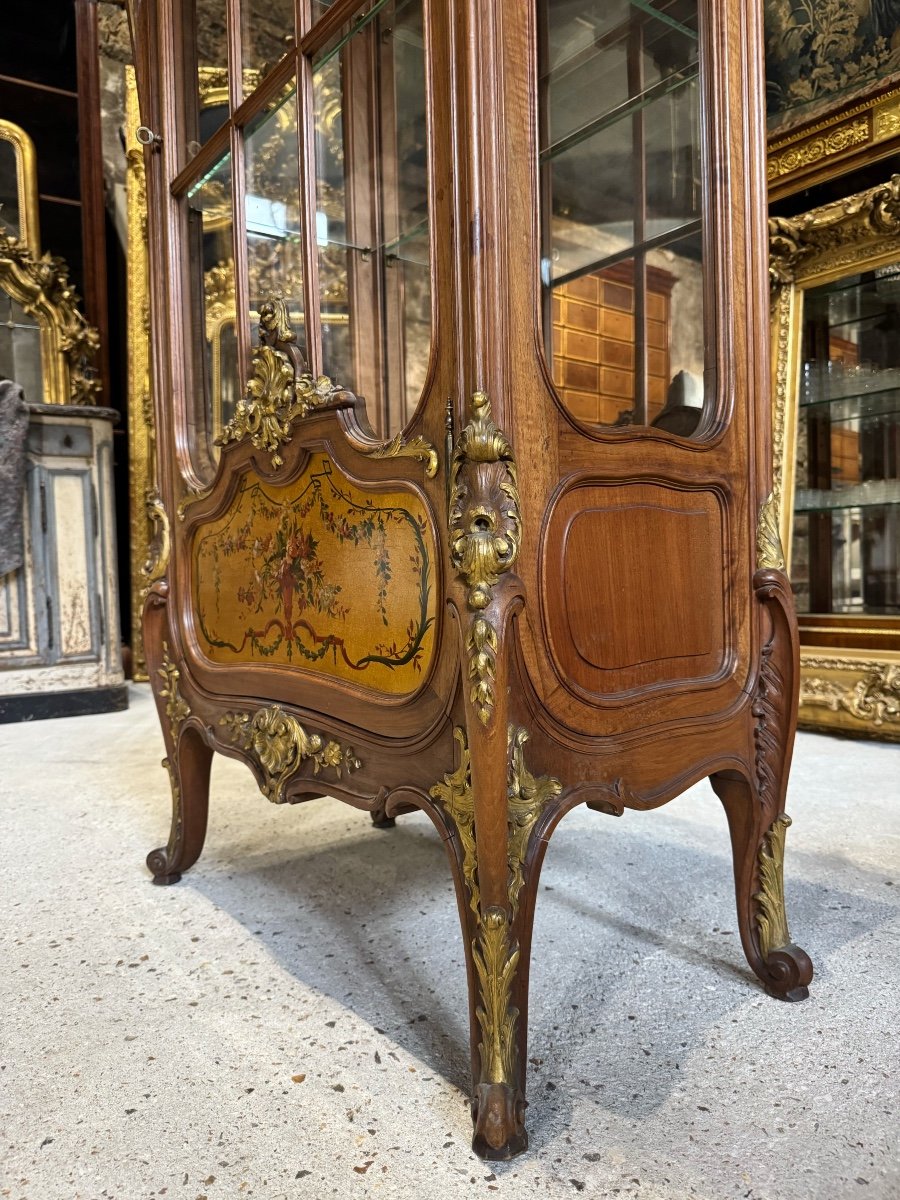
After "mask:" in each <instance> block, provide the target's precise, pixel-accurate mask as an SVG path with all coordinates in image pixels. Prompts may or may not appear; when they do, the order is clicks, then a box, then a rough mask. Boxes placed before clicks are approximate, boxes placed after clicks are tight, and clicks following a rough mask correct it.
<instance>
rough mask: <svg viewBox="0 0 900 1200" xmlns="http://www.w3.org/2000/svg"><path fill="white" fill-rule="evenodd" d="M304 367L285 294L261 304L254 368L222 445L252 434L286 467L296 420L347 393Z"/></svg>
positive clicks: (277, 464)
mask: <svg viewBox="0 0 900 1200" xmlns="http://www.w3.org/2000/svg"><path fill="white" fill-rule="evenodd" d="M303 367H305V363H304V361H303V357H302V355H301V354H300V352H299V350H298V349H297V346H296V336H295V334H294V331H293V329H292V328H291V324H290V319H289V317H288V311H287V304H286V303H285V301H284V299H282V298H281V297H278V298H276V299H274V300H270V301H267V302H266V303H265V304H261V305H260V311H259V344H258V345H257V346H256V347H255V348H254V350H253V373H252V375H251V376H250V379H249V381H248V383H247V387H246V390H245V392H244V395H243V398H242V399H241V400H239V401H238V403H237V407H236V408H235V412H234V416H233V417H232V418H231V420H230V421H229V422H228V424H227V425H226V426H225V428H224V429H223V430H222V434H221V436H220V437H219V438H218V439H217V441H218V444H219V445H227V443H228V442H235V441H240V440H241V439H243V438H249V439H250V441H251V442H252V443H253V445H254V446H255V447H256V449H257V450H263V451H265V452H266V453H268V454H271V456H272V467H273V468H277V467H280V466H282V465H283V463H284V459H283V458H282V457H281V453H280V450H281V447H282V445H284V444H285V443H287V442H289V441H290V440H291V432H292V426H293V423H294V421H295V420H297V419H299V418H301V417H305V416H308V415H309V413H310V412H312V411H313V410H314V409H316V408H321V407H322V406H323V405H326V404H331V403H333V402H334V401H335V400H336V399H338V397H339V396H340V395H341V388H340V387H339V386H338V385H337V384H335V383H333V382H332V381H331V380H330V379H329V378H328V377H327V376H326V375H320V376H319V377H318V379H314V378H313V377H312V375H310V374H309V372H308V371H306V370H303V369H302V368H303ZM298 368H300V369H298Z"/></svg>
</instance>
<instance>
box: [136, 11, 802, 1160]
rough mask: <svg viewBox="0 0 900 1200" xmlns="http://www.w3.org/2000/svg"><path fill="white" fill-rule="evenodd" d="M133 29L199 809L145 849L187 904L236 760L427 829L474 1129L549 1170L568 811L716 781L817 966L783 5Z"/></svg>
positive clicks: (186, 766) (174, 725)
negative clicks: (451, 900)
mask: <svg viewBox="0 0 900 1200" xmlns="http://www.w3.org/2000/svg"><path fill="white" fill-rule="evenodd" d="M211 7H212V8H215V9H216V12H217V19H216V20H213V19H212V18H211V16H210V8H211ZM201 10H202V18H203V19H202V20H200V19H197V20H195V17H199V15H200V14H201ZM276 10H277V13H278V14H279V21H280V24H279V33H280V35H281V36H279V37H278V38H274V39H272V38H268V37H267V36H266V35H265V33H264V31H265V30H270V29H271V28H272V21H273V20H275V15H274V14H275V12H276ZM263 13H265V14H266V18H267V19H266V20H265V21H264V22H263V21H261V19H260V17H261V14H263ZM131 15H132V25H133V30H134V35H135V49H136V58H135V63H136V78H137V88H138V95H139V99H140V108H141V120H142V122H143V125H144V128H143V130H142V131H141V138H142V140H143V143H144V150H143V154H144V164H145V168H146V177H147V190H148V213H149V217H148V236H149V266H150V278H151V285H152V286H151V300H152V303H151V330H152V339H151V350H152V377H153V383H154V387H153V393H154V404H155V420H156V429H157V455H156V458H157V462H156V475H157V482H158V488H159V505H158V515H159V528H158V536H157V539H156V544H155V547H154V552H153V554H152V556H151V557H152V559H153V562H152V564H151V566H152V570H151V575H152V577H153V583H152V586H151V588H150V592H149V595H148V598H147V603H146V607H145V613H144V637H145V651H146V656H147V662H148V667H149V671H150V676H151V679H152V681H153V686H154V689H155V694H156V702H157V707H158V710H159V715H160V720H161V722H162V727H163V733H164V737H165V742H166V751H167V758H166V765H167V767H168V770H169V774H170V776H171V784H172V796H173V814H172V824H171V831H170V834H169V840H168V843H167V844H166V845H165V846H163V847H162V848H160V849H159V850H156V851H154V852H153V853H152V854H151V855H150V857H149V860H148V862H149V866H150V869H151V871H152V872H153V875H154V877H155V879H156V881H157V882H159V883H164V884H165V883H174V882H175V881H176V880H177V879H178V878H179V876H180V874H181V872H183V871H184V870H186V869H187V868H188V867H190V866H191V865H192V864H193V863H194V862H195V861H196V860H197V858H198V856H199V854H200V851H201V847H202V844H203V839H204V833H205V829H206V823H207V808H208V788H209V771H210V760H211V756H212V753H213V752H214V751H216V752H219V753H221V754H226V755H231V756H232V757H235V758H239V759H241V760H244V761H245V762H246V763H247V764H249V766H250V768H251V770H252V771H253V773H254V775H255V776H256V779H257V780H258V782H259V784H260V787H261V788H262V791H263V792H264V794H265V795H266V796H267V797H268V798H269V799H270V800H272V801H275V802H277V803H280V802H282V801H290V802H296V801H301V800H305V799H307V798H309V797H312V796H318V795H332V796H335V797H338V798H339V799H341V800H344V801H346V802H347V803H349V804H351V805H354V806H356V807H357V808H359V809H362V810H367V811H369V812H370V813H371V814H372V817H373V818H374V820H375V823H376V824H377V825H379V826H390V825H391V824H393V821H394V818H395V817H397V816H398V814H402V813H404V812H406V811H409V810H411V809H415V808H418V809H421V810H423V811H424V812H425V813H427V814H428V816H429V817H430V818H431V820H432V821H433V822H434V823H435V825H436V826H437V828H438V830H439V831H440V834H441V837H442V840H443V843H444V845H445V847H446V850H447V853H448V858H449V862H450V866H451V869H452V872H453V876H454V879H455V883H456V895H457V901H458V907H459V915H460V920H461V925H462V935H463V943H464V946H465V954H466V962H467V976H468V982H469V996H470V1018H471V1029H472V1038H471V1053H472V1071H473V1077H474V1087H473V1114H474V1121H475V1137H474V1146H475V1149H476V1150H477V1152H478V1153H479V1154H481V1155H483V1156H485V1157H487V1158H506V1157H509V1156H511V1155H513V1154H515V1153H518V1152H519V1151H521V1150H522V1149H524V1148H525V1146H526V1144H527V1141H526V1134H525V1129H524V1108H525V1071H526V1063H527V1061H528V1057H527V1052H526V1034H527V1023H528V974H529V962H530V955H531V933H532V925H533V919H534V909H535V900H536V895H537V886H538V878H539V874H540V870H541V864H542V861H543V857H544V853H545V850H546V846H547V843H548V840H549V838H550V836H551V834H552V832H553V830H554V828H555V827H556V825H557V824H558V822H559V821H560V820H561V819H562V818H563V817H564V816H565V814H566V813H567V812H568V811H569V810H570V809H572V808H573V807H574V806H576V805H579V804H587V805H588V806H589V807H590V808H592V809H593V810H595V811H597V812H598V813H604V814H621V813H623V812H624V810H626V809H634V810H647V809H652V808H656V807H658V806H659V805H661V804H663V803H665V802H667V801H668V800H670V799H672V798H673V797H675V796H677V795H678V794H679V793H680V792H682V791H684V790H685V789H686V788H688V787H690V786H691V785H693V784H695V783H697V782H698V781H700V780H702V779H705V778H710V779H711V781H712V786H713V788H714V790H715V792H716V793H717V795H718V796H719V797H720V798H721V800H722V802H723V805H724V808H725V810H726V814H727V824H728V827H729V829H730V834H731V840H732V845H733V857H734V874H735V884H736V895H737V909H738V919H739V924H740V930H741V936H742V942H743V947H744V951H745V953H746V956H747V959H748V961H749V963H750V965H751V967H752V968H753V970H754V971H755V972H756V973H757V975H758V976H759V977H760V979H761V980H762V982H763V984H764V985H765V987H766V989H767V991H768V992H769V993H770V994H771V995H773V996H776V997H779V998H781V999H786V1000H799V999H802V998H803V997H805V996H806V994H807V985H808V984H809V981H810V979H811V976H812V966H811V964H810V961H809V959H808V958H807V956H806V955H805V954H804V952H803V951H802V950H801V949H799V948H798V947H797V946H796V945H794V944H793V942H792V940H791V937H790V934H789V933H788V927H787V921H786V918H785V909H784V891H783V854H784V844H785V832H786V829H787V826H788V825H789V823H790V822H789V819H788V818H787V817H786V816H785V814H784V796H785V787H786V783H787V773H788V767H789V762H790V757H791V752H792V746H793V736H794V726H795V723H796V698H797V685H798V671H797V630H796V621H795V616H794V605H793V598H792V596H791V592H790V587H789V585H788V581H787V577H786V575H785V573H784V569H783V568H784V561H783V554H782V549H781V543H780V539H779V532H778V526H777V521H776V519H775V508H774V500H773V498H772V495H771V493H772V447H771V439H770V432H771V431H770V421H769V412H770V404H769V373H768V369H767V367H766V363H767V350H768V333H769V324H768V321H769V310H768V297H767V288H766V278H767V275H766V265H767V264H766V256H765V249H766V239H765V225H764V211H765V160H764V130H763V118H762V103H761V102H762V96H763V91H764V89H763V86H762V78H761V53H760V38H761V31H760V5H759V4H758V3H755V2H754V3H747V0H715V2H712V0H640V3H638V2H637V0H634V2H628V0H593V2H592V0H580V2H579V3H578V4H569V3H549V2H548V0H502V2H501V0H424V2H423V0H377V2H376V3H369V4H362V3H358V2H352V0H334V2H333V3H324V2H314V3H299V4H297V5H296V8H295V7H294V6H293V5H292V4H291V3H290V2H289V0H280V2H277V3H274V4H273V2H272V0H268V3H267V4H266V5H259V4H255V3H253V2H251V0H241V2H240V3H239V2H238V0H229V2H228V3H226V0H221V3H219V4H218V6H216V5H212V6H210V5H208V4H206V5H201V4H200V0H196V2H191V0H181V2H180V3H177V2H176V0H133V3H132V5H131ZM290 33H293V34H294V37H293V39H288V40H285V37H284V35H286V34H290ZM210 68H216V69H217V70H218V71H219V72H220V73H221V78H222V79H223V80H225V83H224V85H223V86H224V87H225V89H226V91H227V103H223V104H222V105H221V106H220V107H219V108H218V109H217V110H216V113H215V114H214V117H211V115H210V113H209V111H208V110H207V109H205V108H204V106H203V103H202V96H203V71H204V70H208V69H210ZM736 128H737V129H740V130H741V131H742V134H743V136H741V137H737V136H735V134H734V131H735V129H736ZM223 262H231V263H233V281H234V292H233V294H234V314H235V315H234V321H233V324H232V326H231V330H232V333H231V335H230V336H231V339H232V344H231V348H230V350H229V351H228V352H227V353H225V348H224V341H223V334H222V327H221V326H217V328H219V334H218V335H217V336H218V337H219V339H220V351H221V353H220V356H219V365H218V367H217V368H215V369H214V367H213V365H212V364H213V358H212V355H211V351H210V347H211V345H212V341H211V332H210V331H211V330H212V328H213V326H212V324H211V322H210V321H209V311H210V310H209V303H210V296H211V288H212V282H211V281H212V279H213V275H212V272H213V269H214V268H215V267H216V266H217V265H218V264H221V263H223ZM226 381H227V385H226ZM598 819H599V818H598ZM722 825H723V829H722V832H723V836H724V827H725V822H724V821H723V823H722ZM598 836H600V832H599V830H598Z"/></svg>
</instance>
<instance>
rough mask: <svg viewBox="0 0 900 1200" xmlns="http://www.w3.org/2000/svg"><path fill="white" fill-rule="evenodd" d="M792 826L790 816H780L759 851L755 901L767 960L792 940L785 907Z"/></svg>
mask: <svg viewBox="0 0 900 1200" xmlns="http://www.w3.org/2000/svg"><path fill="white" fill-rule="evenodd" d="M790 824H791V818H790V817H789V816H788V815H787V813H782V814H781V815H780V816H779V817H776V819H775V821H774V823H773V825H772V828H771V829H770V830H769V832H768V833H767V834H766V836H765V838H763V843H762V846H760V849H759V858H758V866H759V891H758V892H756V893H755V895H754V897H753V899H754V900H755V901H756V903H757V906H758V907H757V913H756V924H757V926H758V928H759V950H760V954H761V955H762V957H763V958H764V959H767V958H768V957H769V955H770V954H771V953H772V951H773V950H780V949H781V947H782V946H788V945H790V941H791V935H790V933H789V931H788V925H787V915H786V912H785V907H784V841H785V835H786V834H787V830H788V826H789V825H790Z"/></svg>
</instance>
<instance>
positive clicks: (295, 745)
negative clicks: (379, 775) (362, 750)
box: [219, 705, 362, 804]
mask: <svg viewBox="0 0 900 1200" xmlns="http://www.w3.org/2000/svg"><path fill="white" fill-rule="evenodd" d="M219 724H220V725H221V726H222V727H223V728H224V729H225V731H226V736H227V737H228V739H229V740H230V741H231V743H232V744H233V745H235V746H238V747H240V749H242V750H246V751H247V752H248V753H249V754H251V755H252V756H253V757H254V759H255V760H256V761H257V762H258V763H259V766H260V768H261V769H262V772H263V776H264V783H263V785H262V793H263V795H264V796H266V798H267V799H269V800H271V801H272V802H273V803H274V804H283V803H284V802H285V799H286V797H285V787H286V785H287V783H288V781H289V780H290V779H291V778H292V776H293V775H294V774H295V773H296V772H297V770H298V769H299V768H300V766H301V765H302V764H303V763H304V762H306V761H308V760H309V761H311V762H312V764H313V774H315V775H318V774H319V772H320V771H323V770H325V769H326V768H330V769H331V770H333V771H334V773H335V775H336V777H337V778H338V779H341V778H342V776H343V773H344V771H347V772H348V773H349V772H351V771H356V770H358V769H359V768H360V767H361V766H362V763H361V762H360V760H359V759H358V758H357V757H356V754H355V753H354V751H353V749H352V748H351V747H349V746H348V747H344V746H342V745H341V744H340V743H339V742H336V741H333V740H330V741H327V742H326V741H325V739H324V738H323V737H322V736H321V734H318V733H308V732H307V731H306V730H305V729H304V728H303V726H302V725H301V724H300V722H299V721H298V720H297V719H296V718H295V717H292V716H290V715H289V714H288V713H286V712H284V710H283V709H281V708H279V707H278V706H277V705H275V706H273V707H271V708H261V709H259V710H258V711H257V712H255V713H246V712H229V713H226V714H225V716H224V717H222V718H221V719H220V720H219Z"/></svg>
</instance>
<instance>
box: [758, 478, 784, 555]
mask: <svg viewBox="0 0 900 1200" xmlns="http://www.w3.org/2000/svg"><path fill="white" fill-rule="evenodd" d="M778 515H779V514H778V503H777V500H776V496H775V492H774V491H772V492H770V493H769V496H768V497H767V499H766V500H765V501H764V502H763V504H762V505H761V506H760V510H759V521H758V523H757V527H756V566H757V569H758V570H760V571H764V570H772V571H783V570H784V547H783V546H782V544H781V533H780V531H779V528H778Z"/></svg>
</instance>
